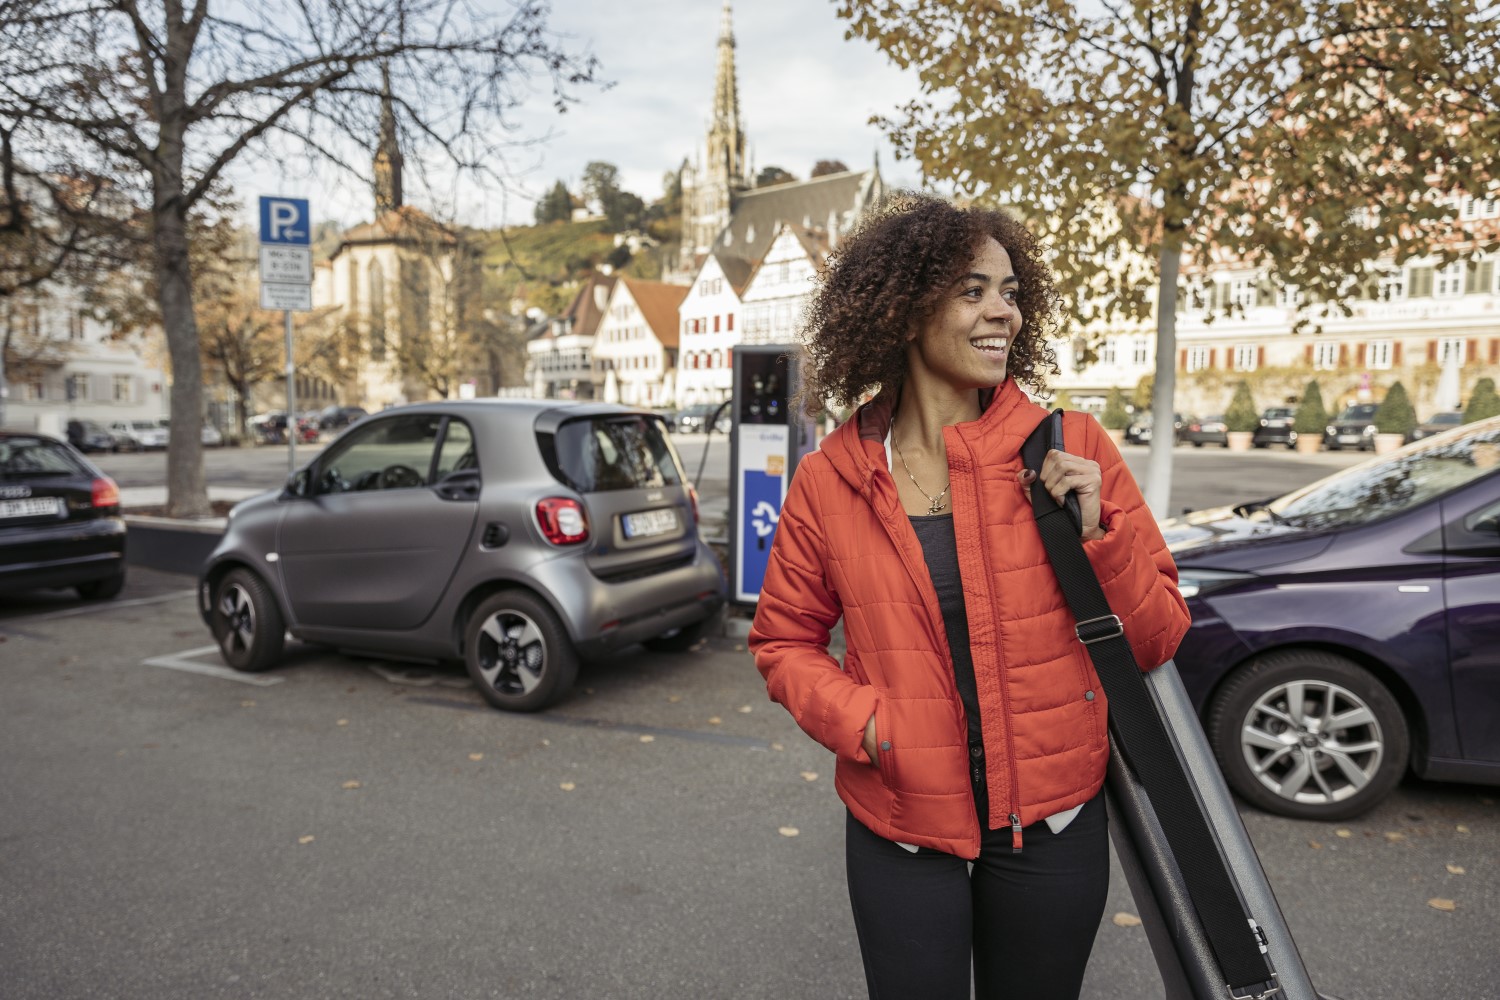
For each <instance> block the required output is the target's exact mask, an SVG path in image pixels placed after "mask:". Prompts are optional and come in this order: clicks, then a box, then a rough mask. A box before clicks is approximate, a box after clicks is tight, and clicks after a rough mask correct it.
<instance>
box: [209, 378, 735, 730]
mask: <svg viewBox="0 0 1500 1000" xmlns="http://www.w3.org/2000/svg"><path fill="white" fill-rule="evenodd" d="M273 553H274V554H275V557H276V558H275V559H274V560H271V559H268V558H267V557H268V556H269V555H271V554H273ZM724 597H725V580H724V575H723V571H722V569H721V567H720V566H719V563H718V560H717V558H716V557H715V556H714V554H713V552H712V550H711V549H709V547H708V546H707V545H706V544H705V543H704V542H703V540H702V539H701V537H700V536H699V532H698V501H697V493H696V492H695V491H694V489H693V487H692V486H691V485H690V484H689V482H688V480H687V477H686V475H685V474H684V472H683V467H682V463H681V461H680V460H679V459H678V456H677V453H676V451H675V450H674V449H673V447H672V443H671V439H670V438H668V437H667V435H666V433H665V429H664V428H663V426H662V423H661V421H660V420H659V419H658V418H657V417H656V416H655V415H654V414H651V413H649V412H647V411H643V410H634V409H630V408H627V407H623V406H615V405H611V404H605V403H559V402H556V401H551V400H495V399H490V400H466V401H456V400H455V401H448V402H435V403H420V404H415V405H411V406H402V407H394V408H391V409H389V410H385V411H383V412H382V413H379V414H376V415H372V416H369V417H366V418H365V419H363V420H361V421H359V423H357V424H356V425H355V426H353V427H351V428H349V429H348V430H347V431H345V432H344V434H343V436H342V437H340V438H339V439H338V440H337V441H335V442H334V443H333V444H331V445H329V446H328V447H327V448H325V449H324V450H323V451H322V453H321V454H319V455H318V457H317V458H315V459H314V460H313V461H312V462H311V463H310V464H309V465H308V466H306V467H305V468H303V469H302V470H300V471H298V472H297V473H296V474H295V475H294V476H292V477H291V479H290V480H289V481H288V484H287V487H286V489H284V490H281V491H278V492H272V493H265V494H262V495H260V496H258V497H254V498H251V499H250V500H246V501H244V502H242V503H241V504H239V505H238V506H236V507H235V509H234V511H233V513H232V514H231V515H230V518H229V527H228V530H227V531H226V532H225V534H224V537H223V538H222V539H221V541H220V543H219V545H218V547H217V548H216V549H215V550H214V552H213V554H212V555H211V556H210V558H209V560H208V563H207V565H206V566H205V568H204V571H203V574H202V578H201V587H200V602H199V608H200V611H201V612H202V615H203V618H204V621H205V622H206V623H207V624H208V626H209V628H210V629H211V630H212V632H213V635H214V638H215V640H216V641H217V642H218V644H219V648H220V650H221V652H222V654H223V656H224V659H225V660H226V661H227V662H228V663H229V664H230V665H231V666H233V667H235V668H237V669H240V670H264V669H266V668H267V667H269V666H271V665H272V664H274V663H275V662H276V661H277V660H278V659H279V658H280V655H281V650H282V637H283V636H284V634H285V633H286V632H287V631H290V632H291V634H292V635H293V636H294V637H296V638H299V639H303V640H306V641H309V642H322V643H328V644H330V645H332V646H336V647H338V648H341V649H357V650H362V651H365V652H368V653H369V654H370V655H372V656H395V657H402V658H406V657H415V658H419V659H422V658H425V659H432V660H441V659H462V660H464V661H465V663H466V664H467V665H468V669H469V674H470V676H471V677H472V678H473V680H474V682H475V684H476V685H478V687H479V689H480V691H481V692H482V693H483V695H484V697H485V698H486V699H488V700H489V702H490V703H491V704H492V705H494V706H496V707H498V708H505V709H514V710H519V711H531V710H535V709H539V708H543V707H545V706H547V705H549V704H552V703H553V702H555V701H556V700H558V699H559V698H561V697H563V696H564V695H565V694H566V693H567V691H568V690H569V688H570V687H571V686H572V684H573V679H574V677H575V675H576V673H577V669H578V658H579V656H580V655H590V654H596V653H602V652H605V651H608V650H612V649H617V648H619V647H621V646H625V645H628V644H631V643H636V642H644V643H645V644H646V645H647V646H648V647H650V648H653V649H661V650H683V649H687V648H688V647H690V646H691V645H692V644H693V643H695V642H696V641H697V639H698V637H699V636H700V635H702V634H703V631H704V630H705V629H706V628H707V626H708V623H709V622H710V621H711V620H712V619H713V618H714V617H715V616H716V615H717V613H718V611H719V609H720V608H721V607H722V605H723V603H724Z"/></svg>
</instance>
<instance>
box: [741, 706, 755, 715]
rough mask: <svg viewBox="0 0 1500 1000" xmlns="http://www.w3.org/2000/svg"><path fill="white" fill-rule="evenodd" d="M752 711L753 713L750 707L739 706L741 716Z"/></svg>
mask: <svg viewBox="0 0 1500 1000" xmlns="http://www.w3.org/2000/svg"><path fill="white" fill-rule="evenodd" d="M752 711H753V709H751V707H750V706H749V705H741V706H740V707H739V713H740V714H741V715H749V714H750V713H751V712H752Z"/></svg>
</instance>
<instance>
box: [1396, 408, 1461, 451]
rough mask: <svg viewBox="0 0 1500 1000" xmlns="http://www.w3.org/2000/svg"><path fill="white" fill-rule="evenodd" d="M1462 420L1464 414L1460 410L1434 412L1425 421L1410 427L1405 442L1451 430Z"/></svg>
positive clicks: (1409, 442)
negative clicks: (1410, 429)
mask: <svg viewBox="0 0 1500 1000" xmlns="http://www.w3.org/2000/svg"><path fill="white" fill-rule="evenodd" d="M1463 422H1464V414H1463V411H1462V410H1446V411H1444V412H1442V413H1434V414H1433V415H1432V416H1430V417H1428V418H1427V419H1426V420H1425V421H1423V422H1422V423H1420V424H1418V425H1417V426H1416V427H1414V428H1412V431H1411V433H1410V434H1408V435H1406V443H1407V444H1411V442H1413V441H1420V440H1422V439H1423V438H1425V437H1432V436H1433V435H1434V434H1441V433H1443V431H1451V430H1452V429H1453V428H1455V427H1458V426H1460V425H1461V424H1462V423H1463Z"/></svg>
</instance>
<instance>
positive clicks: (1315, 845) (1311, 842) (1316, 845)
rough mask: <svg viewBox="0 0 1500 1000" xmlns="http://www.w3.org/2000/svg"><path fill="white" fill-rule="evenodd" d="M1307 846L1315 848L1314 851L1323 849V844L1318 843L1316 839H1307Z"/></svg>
mask: <svg viewBox="0 0 1500 1000" xmlns="http://www.w3.org/2000/svg"><path fill="white" fill-rule="evenodd" d="M1307 846H1308V847H1311V848H1312V849H1313V850H1315V851H1321V850H1322V849H1323V845H1322V844H1320V843H1319V842H1318V841H1316V840H1309V841H1308V842H1307Z"/></svg>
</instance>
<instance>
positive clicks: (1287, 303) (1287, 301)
mask: <svg viewBox="0 0 1500 1000" xmlns="http://www.w3.org/2000/svg"><path fill="white" fill-rule="evenodd" d="M1276 304H1277V305H1279V306H1281V307H1283V308H1285V309H1295V308H1297V307H1298V306H1300V305H1301V304H1302V289H1300V288H1298V287H1297V286H1296V285H1282V286H1281V287H1280V288H1278V289H1276Z"/></svg>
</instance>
